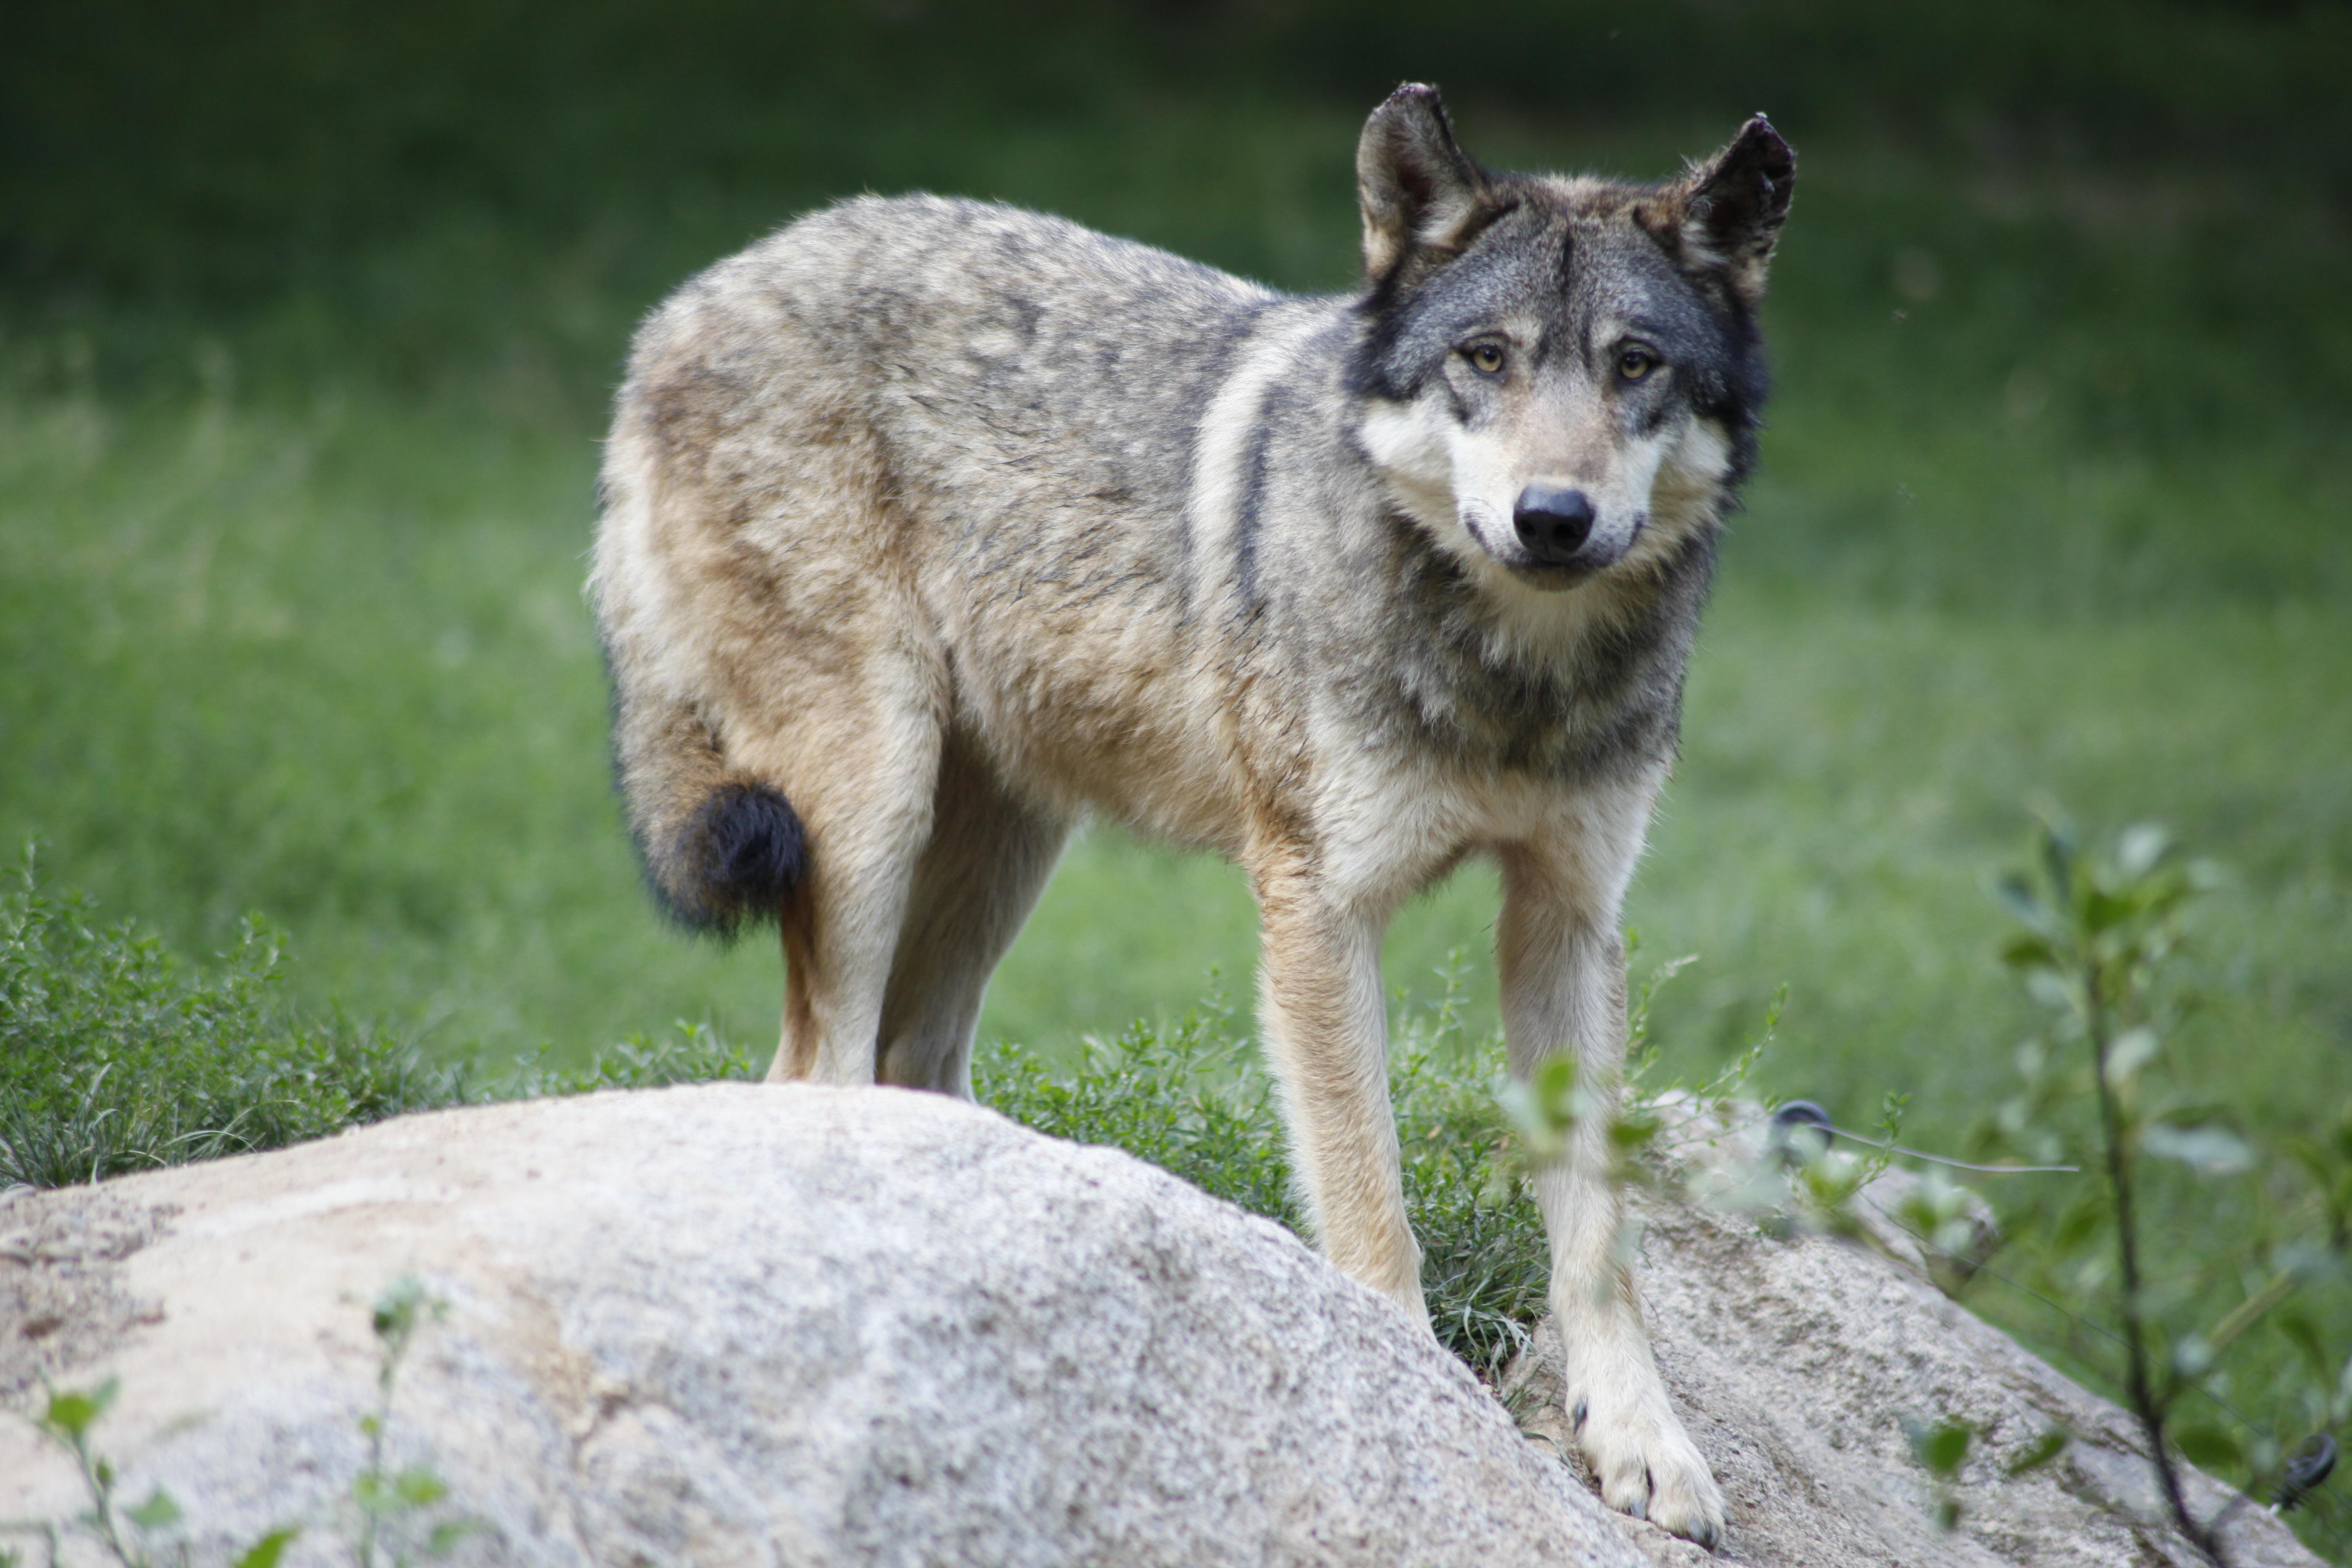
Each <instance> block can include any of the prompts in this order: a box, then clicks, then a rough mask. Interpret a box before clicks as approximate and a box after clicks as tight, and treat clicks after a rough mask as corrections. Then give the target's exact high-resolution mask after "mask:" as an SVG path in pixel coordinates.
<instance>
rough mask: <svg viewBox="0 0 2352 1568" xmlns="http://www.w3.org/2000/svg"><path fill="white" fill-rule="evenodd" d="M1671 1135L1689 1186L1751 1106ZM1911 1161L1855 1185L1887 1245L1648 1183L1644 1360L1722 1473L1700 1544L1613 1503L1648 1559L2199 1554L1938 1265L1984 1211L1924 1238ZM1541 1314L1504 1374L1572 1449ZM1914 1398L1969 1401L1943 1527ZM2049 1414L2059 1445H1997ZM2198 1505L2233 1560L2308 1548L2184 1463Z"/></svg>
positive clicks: (1711, 1178)
mask: <svg viewBox="0 0 2352 1568" xmlns="http://www.w3.org/2000/svg"><path fill="white" fill-rule="evenodd" d="M1660 1109H1661V1110H1662V1112H1663V1120H1664V1123H1665V1125H1666V1128H1667V1132H1666V1135H1665V1140H1664V1141H1665V1143H1666V1145H1667V1147H1668V1149H1669V1151H1670V1152H1671V1153H1672V1154H1673V1156H1674V1158H1675V1161H1676V1162H1677V1163H1679V1164H1680V1165H1681V1166H1682V1167H1684V1169H1685V1173H1687V1174H1689V1175H1690V1176H1691V1177H1692V1178H1693V1182H1692V1184H1693V1185H1695V1186H1696V1187H1698V1188H1700V1189H1702V1190H1704V1189H1706V1188H1708V1187H1710V1186H1723V1185H1727V1184H1732V1183H1734V1182H1736V1181H1737V1180H1738V1173H1740V1172H1743V1171H1747V1170H1751V1169H1752V1168H1753V1167H1754V1165H1755V1163H1756V1162H1757V1161H1759V1160H1760V1159H1762V1158H1764V1157H1765V1156H1766V1127H1765V1121H1766V1119H1765V1116H1764V1113H1763V1111H1762V1110H1760V1108H1757V1107H1754V1106H1748V1107H1745V1108H1732V1114H1731V1115H1730V1117H1729V1118H1728V1119H1727V1118H1726V1117H1725V1116H1724V1115H1722V1114H1721V1113H1720V1112H1719V1111H1713V1110H1707V1109H1706V1108H1702V1107H1700V1106H1698V1105H1697V1104H1696V1102H1695V1101H1688V1100H1684V1101H1681V1102H1678V1103H1674V1104H1668V1105H1664V1106H1662V1107H1661V1108H1660ZM1916 1182H1917V1178H1916V1177H1915V1176H1913V1175H1911V1174H1910V1173H1908V1172H1906V1171H1904V1170H1901V1169H1899V1168H1891V1169H1889V1170H1887V1171H1885V1172H1884V1173H1881V1174H1880V1175H1879V1176H1878V1177H1877V1178H1876V1179H1875V1180H1874V1181H1873V1182H1872V1183H1871V1184H1869V1185H1868V1186H1867V1187H1865V1188H1864V1190H1863V1192H1862V1194H1861V1195H1860V1201H1859V1202H1858V1203H1857V1204H1856V1205H1854V1210H1853V1217H1854V1218H1855V1219H1856V1221H1857V1222H1858V1224H1859V1226H1860V1228H1861V1230H1862V1231H1863V1233H1864V1235H1866V1236H1867V1237H1869V1239H1870V1240H1871V1242H1872V1243H1874V1245H1875V1246H1876V1247H1878V1248H1879V1251H1877V1252H1873V1251H1869V1250H1865V1249H1864V1247H1860V1246H1858V1245H1854V1244H1851V1243H1846V1242H1840V1241H1835V1240H1832V1239H1830V1238H1828V1237H1819V1236H1814V1237H1802V1238H1801V1239H1798V1240H1794V1241H1775V1240H1772V1239H1769V1237H1765V1236H1762V1235H1760V1234H1759V1233H1758V1231H1757V1228H1756V1227H1755V1226H1752V1225H1747V1224H1742V1223H1739V1222H1738V1221H1735V1220H1731V1219H1727V1218H1725V1217H1721V1216H1719V1215H1715V1214H1711V1213H1708V1212H1706V1211H1704V1210H1700V1209H1694V1208H1691V1207H1687V1206H1684V1205H1679V1204H1672V1203H1665V1202H1659V1201H1651V1202H1649V1203H1647V1204H1646V1205H1644V1208H1643V1213H1642V1215H1641V1220H1642V1224H1643V1234H1642V1243H1643V1250H1642V1293H1643V1306H1644V1309H1645V1310H1646V1314H1647V1318H1648V1321H1649V1325H1650V1331H1651V1335H1652V1338H1653V1340H1654V1343H1655V1346H1656V1350H1657V1355H1658V1366H1659V1370H1660V1372H1661V1373H1663V1374H1664V1378H1665V1383H1666V1387H1667V1389H1668V1391H1669V1392H1670V1393H1671V1394H1673V1395H1674V1397H1675V1405H1677V1406H1678V1408H1679V1409H1680V1410H1681V1412H1682V1415H1683V1419H1684V1421H1685V1423H1687V1424H1688V1426H1689V1427H1690V1433H1691V1436H1692V1437H1693V1438H1695V1439H1696V1441H1697V1443H1698V1446H1699V1449H1700V1451H1701V1452H1703V1453H1705V1454H1706V1457H1707V1459H1708V1461H1709V1462H1710V1463H1711V1464H1712V1465H1713V1466H1714V1468H1715V1474H1716V1479H1717V1481H1719V1482H1720V1483H1721V1484H1722V1486H1723V1489H1724V1494H1725V1500H1726V1502H1727V1540H1726V1542H1725V1545H1724V1550H1723V1552H1722V1553H1721V1554H1720V1556H1718V1557H1716V1558H1712V1559H1710V1557H1709V1556H1708V1554H1707V1553H1706V1552H1702V1551H1700V1550H1699V1549H1698V1548H1697V1547H1696V1546H1693V1545H1692V1544H1690V1543H1689V1542H1685V1541H1678V1540H1676V1539H1675V1538H1674V1537H1672V1536H1670V1535H1668V1534H1666V1533H1665V1532H1664V1531H1661V1530H1657V1529H1654V1528H1653V1527H1651V1526H1648V1525H1643V1524H1638V1523H1634V1522H1633V1521H1626V1522H1625V1528H1626V1531H1627V1533H1628V1535H1629V1536H1630V1537H1631V1538H1632V1539H1633V1542H1635V1543H1636V1544H1637V1545H1638V1546H1640V1547H1641V1548H1642V1550H1643V1552H1644V1553H1645V1554H1646V1555H1647V1556H1648V1557H1649V1558H1650V1560H1651V1561H1652V1562H1653V1563H1658V1564H1664V1565H1671V1568H1690V1565H1693V1564H1697V1563H1712V1562H1731V1563H1748V1564H1754V1565H1755V1568H1799V1565H1800V1564H1806V1565H1820V1564H1847V1563H1853V1564H1861V1563H1883V1564H1888V1565H1890V1568H1991V1565H1992V1564H1996V1563H2018V1564H2032V1565H2033V1568H2092V1565H2094V1564H2097V1565H2101V1568H2105V1565H2107V1564H2116V1563H2134V1564H2147V1565H2149V1568H2154V1565H2155V1564H2159V1563H2177V1564H2180V1565H2182V1568H2201V1564H2202V1563H2203V1562H2204V1559H2203V1558H2202V1557H2201V1556H2200V1555H2199V1554H2198V1553H2197V1552H2195V1551H2194V1550H2193V1549H2192V1548H2191V1547H2190V1546H2189V1544H2188V1542H2185V1541H2183V1540H2182V1539H2181V1538H2180V1536H2179V1533H2178V1532H2177V1531H2174V1530H2173V1528H2172V1527H2171V1526H2170V1524H2169V1522H2168V1516H2167V1515H2166V1513H2165V1512H2164V1509H2163V1503H2162V1500H2161V1498H2160V1497H2159V1496H2158V1491H2157V1488H2156V1482H2155V1479H2154V1474H2153V1472H2152V1471H2151V1469H2150V1468H2149V1467H2148V1464H2147V1459H2146V1458H2145V1457H2144V1456H2145V1454H2146V1451H2147V1450H2146V1448H2145V1446H2144V1445H2143V1444H2142V1442H2141V1440H2140V1438H2139V1435H2138V1431H2137V1424H2136V1423H2135V1422H2134V1421H2133V1420H2132V1419H2131V1417H2130V1416H2128V1415H2126V1413H2125V1412H2124V1411H2123V1410H2121V1409H2119V1408H2118V1407H2116V1405H2113V1404H2110V1403H2109V1402H2108V1401H2106V1400H2104V1399H2101V1398H2099V1397H2097V1396H2096V1395H2095V1394H2091V1393H2089V1392H2088V1391H2086V1390H2084V1388H2083V1387H2081V1386H2080V1385H2079V1384H2075V1383H2074V1382H2073V1381H2072V1380H2070V1379H2068V1378H2066V1377H2064V1376H2063V1375H2062V1374H2061V1373H2058V1372H2057V1371H2056V1370H2055V1369H2053V1368H2052V1367H2051V1366H2050V1365H2049V1364H2048V1363H2044V1362H2042V1360H2040V1359H2039V1358H2037V1357H2035V1356H2033V1355H2032V1354H2029V1353H2028V1352H2025V1351H2024V1350H2022V1349H2021V1348H2020V1347H2019V1346H2018V1344H2017V1342H2015V1341H2013V1340H2011V1339H2010V1338H2009V1337H2008V1336H2007V1335H2006V1334H2003V1333H2002V1332H2000V1331H1999V1330H1997V1329H1994V1328H1992V1327H1991V1326H1990V1325H1989V1324H1987V1323H1985V1322H1983V1321H1980V1320H1979V1319H1978V1318H1977V1317H1976V1316H1975V1315H1974V1314H1973V1313H1970V1312H1969V1311H1968V1310H1966V1309H1964V1308H1962V1307H1960V1306H1959V1305H1958V1304H1957V1303H1955V1302H1953V1301H1952V1300H1948V1298H1947V1297H1946V1296H1945V1295H1944V1294H1943V1293H1942V1291H1941V1290H1939V1289H1936V1288H1935V1283H1936V1282H1939V1281H1940V1282H1946V1283H1948V1282H1950V1281H1953V1280H1955V1279H1958V1278H1962V1277H1965V1275H1966V1274H1967V1273H1969V1271H1970V1269H1971V1268H1973V1267H1974V1265H1975V1264H1976V1263H1977V1262H1979V1261H1981V1259H1982V1258H1983V1257H1984V1256H1985V1255H1986V1254H1987V1253H1989V1252H1990V1250H1991V1249H1992V1247H1993V1246H1994V1245H1995V1240H1996V1236H1997V1232H1996V1231H1995V1228H1994V1226H1993V1221H1992V1215H1991V1211H1990V1209H1988V1208H1986V1207H1985V1206H1984V1205H1982V1203H1981V1202H1980V1201H1972V1202H1969V1203H1968V1204H1966V1205H1963V1209H1964V1220H1965V1223H1964V1224H1963V1225H1961V1226H1960V1227H1959V1228H1960V1229H1961V1230H1962V1231H1964V1232H1966V1233H1967V1236H1968V1239H1967V1241H1966V1242H1965V1243H1963V1244H1961V1245H1960V1248H1959V1254H1958V1255H1957V1256H1955V1255H1946V1256H1944V1257H1940V1258H1939V1257H1937V1256H1936V1255H1935V1249H1934V1248H1932V1247H1922V1246H1921V1245H1920V1243H1919V1239H1918V1237H1916V1236H1915V1235H1913V1234H1912V1233H1911V1231H1910V1230H1909V1229H1908V1228H1907V1226H1906V1224H1905V1223H1904V1222H1903V1220H1902V1218H1901V1217H1900V1216H1901V1214H1902V1211H1903V1208H1904V1205H1905V1200H1906V1197H1907V1196H1908V1195H1909V1194H1910V1192H1911V1190H1912V1189H1913V1187H1914V1186H1915V1185H1916ZM1559 1369H1560V1350H1559V1338H1558V1336H1557V1334H1556V1333H1555V1332H1554V1331H1553V1330H1552V1326H1551V1324H1550V1323H1549V1321H1546V1322H1544V1323H1543V1324H1541V1325H1539V1326H1538V1331H1537V1335H1536V1342H1535V1345H1534V1346H1533V1347H1532V1350H1531V1352H1529V1353H1528V1354H1525V1355H1523V1356H1522V1357H1521V1358H1520V1359H1519V1362H1518V1363H1517V1364H1516V1365H1515V1366H1514V1367H1513V1368H1512V1369H1511V1371H1510V1373H1509V1374H1508V1375H1507V1377H1506V1378H1505V1392H1506V1397H1507V1399H1509V1401H1510V1402H1511V1404H1512V1405H1513V1406H1514V1408H1516V1409H1517V1411H1518V1412H1519V1419H1520V1424H1521V1426H1523V1427H1525V1428H1526V1429H1527V1430H1528V1432H1529V1433H1530V1434H1532V1435H1535V1436H1539V1437H1541V1438H1542V1439H1544V1440H1545V1441H1547V1442H1549V1443H1550V1444H1551V1445H1552V1446H1553V1447H1554V1450H1555V1451H1556V1452H1559V1453H1560V1454H1561V1455H1562V1456H1563V1457H1564V1458H1568V1459H1569V1462H1570V1464H1571V1465H1573V1464H1575V1463H1576V1460H1575V1458H1574V1456H1573V1452H1572V1450H1573V1447H1574V1445H1573V1444H1572V1443H1571V1442H1570V1428H1569V1424H1568V1419H1567V1413H1566V1411H1565V1410H1564V1409H1563V1407H1562V1406H1563V1399H1562V1394H1561V1388H1560V1378H1559ZM1906 1418H1908V1419H1911V1420H1914V1421H1919V1422H1924V1423H1926V1424H1927V1425H1929V1426H1934V1425H1937V1424H1940V1423H1944V1422H1952V1421H1957V1422H1962V1423H1965V1424H1967V1425H1968V1426H1971V1427H1973V1428H1974V1429H1975V1430H1976V1431H1977V1432H1978V1434H1979V1437H1978V1439H1977V1440H1976V1443H1975V1445H1974V1447H1973V1449H1972V1453H1971V1457H1970V1458H1969V1461H1968V1463H1967V1464H1966V1465H1965V1466H1964V1467H1963V1468H1962V1470H1961V1472H1960V1475H1959V1477H1958V1484H1957V1485H1955V1486H1953V1487H1952V1488H1951V1489H1950V1496H1951V1498H1952V1500H1956V1501H1957V1502H1958V1504H1959V1516H1958V1528H1957V1529H1955V1530H1953V1531H1949V1532H1947V1531H1942V1530H1940V1529H1938V1528H1937V1502H1938V1498H1937V1494H1936V1491H1935V1489H1934V1487H1933V1485H1932V1483H1931V1480H1930V1478H1929V1477H1928V1475H1927V1471H1926V1469H1925V1468H1923V1467H1922V1466H1921V1465H1920V1464H1919V1463H1918V1462H1917V1460H1916V1458H1914V1457H1913V1455H1912V1451H1911V1444H1910V1439H1909V1437H1908V1436H1907V1435H1906V1432H1905V1429H1904V1422H1905V1420H1906ZM2053 1428H2058V1429H2063V1431H2065V1432H2066V1433H2068V1434H2070V1435H2071V1436H2070V1441H2069V1442H2068V1445H2067V1447H2065V1448H2064V1449H2063V1450H2062V1451H2061V1453H2060V1455H2059V1457H2058V1458H2056V1459H2055V1460H2054V1461H2053V1462H2051V1463H2049V1464H2046V1465H2042V1466H2040V1467H2038V1468H2032V1469H2031V1470H2028V1471H2026V1472H2025V1473H2022V1474H2017V1475H2011V1474H2010V1473H2009V1466H2010V1465H2011V1464H2012V1463H2014V1462H2016V1461H2017V1460H2018V1459H2020V1458H2022V1457H2023V1456H2025V1455H2026V1454H2028V1453H2029V1452H2030V1451H2031V1450H2032V1449H2033V1447H2034V1446H2035V1444H2036V1443H2037V1441H2038V1440H2040V1439H2042V1437H2044V1436H2045V1435H2046V1434H2048V1433H2050V1432H2051V1431H2052V1430H2053ZM2183 1480H2184V1481H2185V1482H2186V1484H2187V1487H2188V1489H2189V1501H2190V1505H2191V1507H2192V1509H2193V1510H2195V1512H2196V1513H2197V1515H2198V1517H2200V1519H2209V1520H2210V1519H2212V1518H2214V1517H2215V1516H2217V1515H2219V1514H2220V1513H2221V1511H2222V1510H2224V1509H2230V1508H2231V1505H2232V1504H2233V1503H2234V1504H2235V1508H2234V1510H2232V1512H2231V1521H2230V1523H2229V1524H2228V1526H2227V1527H2226V1528H2225V1529H2224V1531H2223V1532H2222V1538H2223V1541H2224V1542H2225V1543H2226V1544H2227V1545H2228V1547H2229V1548H2230V1551H2231V1563H2233V1564H2235V1565H2236V1568H2316V1565H2317V1564H2318V1563H2319V1561H2320V1560H2319V1559H2318V1558H2317V1557H2315V1556H2314V1555H2312V1553H2311V1552H2309V1551H2307V1550H2306V1549H2305V1547H2304V1546H2303V1544H2302V1543H2301V1542H2298V1541H2297V1540H2296V1539H2295V1537H2294V1531H2292V1530H2290V1529H2289V1528H2288V1527H2287V1526H2286V1525H2285V1524H2284V1523H2283V1522H2282V1521H2279V1520H2278V1519H2277V1518H2275V1517H2273V1515H2272V1514H2270V1513H2269V1512H2268V1511H2267V1510H2263V1509H2258V1508H2254V1507H2252V1506H2251V1505H2250V1504H2248V1503H2247V1502H2246V1501H2245V1500H2243V1499H2242V1498H2241V1497H2240V1496H2239V1494H2238V1493H2237V1492H2235V1491H2234V1490H2232V1489H2230V1488H2229V1487H2226V1486H2224V1485H2222V1484H2221V1482H2219V1481H2216V1480H2214V1479H2211V1478H2210V1477H2209V1476H2206V1475H2203V1474H2202V1473H2200V1472H2199V1471H2197V1470H2195V1469H2194V1468H2189V1467H2183Z"/></svg>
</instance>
